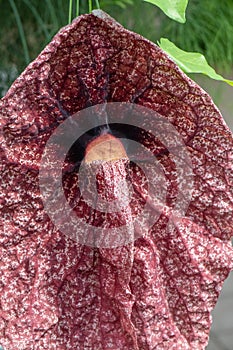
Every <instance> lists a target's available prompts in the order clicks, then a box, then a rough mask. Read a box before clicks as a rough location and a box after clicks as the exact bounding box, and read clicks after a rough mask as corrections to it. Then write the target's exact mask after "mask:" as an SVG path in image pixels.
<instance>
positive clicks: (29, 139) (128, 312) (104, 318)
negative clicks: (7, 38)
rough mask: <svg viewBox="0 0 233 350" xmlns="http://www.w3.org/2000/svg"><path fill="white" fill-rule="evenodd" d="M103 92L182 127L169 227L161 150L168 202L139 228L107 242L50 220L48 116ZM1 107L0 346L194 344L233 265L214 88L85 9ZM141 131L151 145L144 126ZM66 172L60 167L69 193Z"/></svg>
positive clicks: (199, 342)
mask: <svg viewBox="0 0 233 350" xmlns="http://www.w3.org/2000/svg"><path fill="white" fill-rule="evenodd" d="M97 14H98V16H97ZM104 102H131V103H135V104H138V105H141V106H144V107H148V108H150V109H151V110H153V111H155V112H158V113H160V114H161V115H162V116H164V117H165V118H166V119H167V120H168V121H169V122H170V123H171V124H172V125H173V126H174V127H175V128H176V130H177V131H178V132H179V134H180V135H181V136H182V138H183V140H184V143H185V145H186V147H187V150H188V151H189V153H190V156H191V159H192V163H193V173H194V185H193V187H194V189H193V196H192V200H191V202H190V205H189V208H188V210H187V213H186V216H185V217H179V216H177V217H175V216H173V222H174V224H175V225H173V226H172V227H170V229H169V230H168V229H167V227H168V225H169V222H170V220H171V213H170V211H169V210H170V209H169V208H172V205H173V204H172V203H173V195H174V193H173V192H174V191H175V179H174V178H173V177H174V176H173V175H174V169H173V165H172V162H171V160H170V159H169V156H168V155H166V154H165V153H164V154H165V156H164V157H162V156H160V157H158V158H159V160H160V161H161V164H163V165H164V171H165V173H166V176H167V179H168V181H169V184H170V185H169V186H170V187H169V186H168V195H169V196H170V197H169V199H168V200H167V208H166V210H164V211H163V212H162V215H161V216H160V217H159V219H158V220H157V221H156V223H155V224H154V225H153V228H152V229H151V230H150V232H149V235H146V236H145V237H140V238H139V239H137V240H136V241H135V242H131V243H129V244H127V245H126V246H120V247H116V248H93V247H89V246H85V245H81V244H79V243H77V242H75V241H73V240H72V239H71V238H69V237H68V236H66V235H64V234H63V233H61V232H60V231H59V230H57V228H56V227H55V226H54V224H53V223H52V221H51V220H50V219H49V217H48V215H47V214H46V211H45V210H44V207H43V202H42V198H41V193H40V189H39V179H38V174H39V167H40V161H41V157H42V153H43V150H44V147H45V144H46V142H47V140H48V139H49V137H50V136H51V134H52V133H53V132H54V130H55V129H56V128H57V126H58V125H60V124H61V123H62V122H63V121H64V120H66V119H67V118H68V116H70V115H73V114H74V113H76V112H78V111H80V110H82V109H84V108H87V107H89V106H92V105H96V104H101V103H104ZM0 115H1V116H2V118H1V119H2V131H3V132H2V134H1V157H2V170H1V179H2V184H1V201H0V203H1V217H2V225H3V229H2V231H1V235H0V249H1V261H0V275H1V279H0V334H1V338H0V339H1V340H0V342H1V344H2V345H3V347H5V349H11V350H16V349H25V350H31V349H40V350H41V349H59V350H62V349H72V350H73V349H83V350H86V349H92V350H103V349H106V350H107V349H114V350H115V349H125V350H126V349H127V350H128V349H134V350H139V349H140V350H149V349H158V350H159V349H169V350H170V349H179V350H182V349H204V348H205V346H206V345H207V343H208V333H209V328H210V323H211V317H210V312H211V310H212V309H213V307H214V305H215V303H216V301H217V298H218V295H219V293H220V290H221V287H222V284H223V282H224V280H225V278H226V277H227V275H228V273H229V271H230V269H231V268H232V267H233V252H232V248H231V245H230V241H229V240H230V237H231V236H232V235H233V225H232V213H233V186H232V185H233V183H232V162H231V161H232V149H233V139H232V134H231V132H230V130H229V129H228V128H227V126H226V125H225V123H224V121H223V119H222V117H221V115H220V113H219V111H218V110H217V108H216V107H215V106H214V104H213V102H212V100H211V98H210V97H209V96H208V95H207V94H206V93H205V92H204V91H203V90H202V89H201V88H199V87H198V86H197V85H196V84H195V83H194V82H193V81H191V80H190V79H189V78H188V77H187V76H186V75H185V74H184V73H182V72H181V71H180V69H179V68H178V67H177V66H176V65H175V64H174V63H173V62H172V61H171V60H170V59H169V58H168V57H167V56H166V54H165V53H164V52H162V51H161V49H160V48H158V47H157V46H156V45H154V44H153V43H151V42H149V41H147V40H146V39H144V38H142V37H140V36H139V35H137V34H134V33H132V32H129V31H127V30H125V29H124V28H123V27H121V26H120V25H119V24H117V23H116V22H115V21H114V20H112V19H111V18H110V17H108V16H107V15H105V14H103V13H102V12H99V13H97V12H95V13H94V14H90V15H84V16H80V17H79V18H78V19H77V20H75V21H74V22H73V23H72V24H71V25H69V26H67V27H65V28H63V29H61V31H60V32H59V33H58V34H57V35H56V36H55V37H54V39H53V40H52V41H51V43H50V44H49V45H48V46H47V47H46V48H45V50H44V51H43V52H42V53H41V54H40V55H39V56H38V58H37V59H36V60H35V61H34V62H32V63H31V64H30V65H29V66H28V67H27V68H26V70H25V71H24V72H23V73H22V74H21V76H20V77H19V78H18V79H17V80H16V81H15V83H14V84H13V85H12V87H11V88H10V90H9V91H8V93H7V95H6V96H5V97H4V98H3V99H2V100H1V101H0ZM141 140H142V143H143V142H144V143H145V144H147V146H148V147H149V148H151V149H152V150H154V149H155V144H154V140H153V139H150V136H149V135H148V134H147V135H146V136H142V138H141ZM156 147H157V148H158V149H160V151H161V152H162V151H163V150H162V146H161V145H158V144H157V146H156ZM161 154H162V153H161ZM52 161H56V160H51V162H52ZM68 163H69V162H68ZM126 163H127V161H126V162H125V163H124V161H123V160H121V159H120V160H116V161H115V163H114V164H113V163H111V162H110V163H108V162H106V163H104V164H103V167H102V172H100V173H99V175H98V176H99V178H98V179H99V181H100V182H101V181H105V182H106V183H107V186H109V188H110V189H111V188H113V189H114V188H115V187H116V186H117V180H118V178H119V176H120V177H121V176H122V178H123V179H125V178H126V173H125V172H124V171H125V170H122V169H127V167H128V166H129V165H126ZM127 164H128V163H127ZM66 165H67V164H66ZM68 165H69V164H68ZM68 165H67V169H68ZM128 170H129V175H128V176H129V178H130V179H131V181H132V183H133V186H134V189H135V193H137V195H135V197H133V198H132V203H133V204H134V205H132V203H131V207H130V206H129V207H127V208H126V209H125V212H123V214H124V215H123V214H122V215H121V216H118V217H117V218H116V217H114V216H113V217H112V218H111V220H112V223H114V224H116V222H117V221H119V220H120V219H122V220H124V219H125V220H126V221H127V222H130V221H131V220H132V218H133V217H134V216H135V215H136V214H137V212H136V211H137V210H136V209H135V208H141V207H143V205H144V200H145V198H146V193H147V186H146V184H145V183H144V180H143V179H144V177H143V174H142V173H140V169H137V168H135V167H133V166H132V167H131V168H130V169H128ZM106 174H108V176H109V178H108V179H107V180H106ZM109 174H112V175H109ZM72 176H73V175H72V174H71V173H69V172H67V174H66V175H65V176H64V188H65V192H66V196H67V199H68V200H69V201H71V202H72V200H73V197H72V196H75V190H74V189H73V187H74V186H73V184H74V181H75V177H72ZM101 191H102V190H101V188H100V192H99V196H100V197H101V196H106V195H108V196H110V194H111V191H109V192H108V194H106V193H105V194H104V192H101ZM114 193H115V192H114ZM135 203H138V204H137V205H136V204H135ZM81 205H82V203H81V204H80V203H79V205H77V206H76V207H75V210H76V212H77V215H78V214H79V215H81V214H82V213H81V212H78V211H79V210H80V208H81V207H82V206H81ZM152 207H153V203H152ZM82 208H84V210H85V206H84V207H82ZM135 210H136V211H135ZM80 213H81V214H80ZM96 213H97V214H98V212H96ZM96 218H97V219H98V220H97V224H98V225H99V223H100V217H98V216H97V217H96ZM114 219H115V221H116V222H115V221H114ZM101 220H102V221H103V222H104V220H106V217H101ZM102 221H101V222H102ZM93 224H94V223H93Z"/></svg>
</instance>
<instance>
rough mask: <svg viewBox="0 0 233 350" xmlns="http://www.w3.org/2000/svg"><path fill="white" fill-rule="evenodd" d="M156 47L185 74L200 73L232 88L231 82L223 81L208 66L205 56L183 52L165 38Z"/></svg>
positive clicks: (223, 79) (232, 83)
mask: <svg viewBox="0 0 233 350" xmlns="http://www.w3.org/2000/svg"><path fill="white" fill-rule="evenodd" d="M158 45H159V46H160V47H161V49H163V50H164V51H165V52H166V53H167V54H168V56H170V57H171V59H172V60H173V61H175V63H176V64H177V65H178V66H179V67H180V68H181V69H182V70H183V71H184V72H185V73H202V74H205V75H208V77H210V78H212V79H215V80H220V81H224V82H225V83H227V84H229V85H231V86H233V81H232V80H228V79H225V78H223V77H222V76H221V75H219V74H217V73H216V72H215V70H214V69H213V68H212V67H211V66H209V64H208V62H207V61H206V59H205V56H203V55H202V54H200V53H197V52H187V51H183V50H181V49H179V48H178V47H177V46H176V45H175V44H173V43H172V42H171V41H169V40H168V39H165V38H161V39H160V42H158Z"/></svg>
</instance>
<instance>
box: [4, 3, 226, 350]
mask: <svg viewBox="0 0 233 350" xmlns="http://www.w3.org/2000/svg"><path fill="white" fill-rule="evenodd" d="M73 2H74V3H75V2H76V1H73ZM94 3H95V1H93V4H94ZM99 3H100V7H101V8H102V9H103V10H104V11H106V12H107V13H109V14H110V15H111V16H112V17H114V18H115V19H116V20H117V21H118V22H120V23H121V24H122V25H123V26H125V27H126V28H128V29H130V30H133V31H134V32H137V33H139V34H141V35H143V36H144V37H146V38H148V39H150V40H151V41H153V42H155V43H156V42H157V41H158V40H159V39H160V38H161V37H166V38H168V39H169V40H171V41H173V42H174V43H175V44H176V45H177V46H179V47H180V48H181V49H183V50H186V51H197V52H200V53H203V54H204V55H205V57H206V59H207V61H208V63H209V64H211V65H212V66H213V67H214V68H215V69H216V70H217V72H218V73H220V74H222V75H223V76H224V77H226V78H228V79H233V0H221V1H219V0H211V1H210V0H190V1H189V4H188V8H187V14H186V18H187V21H186V24H179V23H177V22H174V21H172V20H171V19H169V18H168V17H166V16H165V15H164V14H163V12H162V11H160V10H159V9H158V8H157V7H155V6H153V5H152V4H149V3H147V2H143V1H142V0H99ZM87 12H88V1H87V0H83V1H80V13H87ZM73 13H75V9H74V11H73ZM68 16H69V1H68V0H43V1H40V0H0V24H1V25H0V97H3V96H4V95H5V93H6V92H7V90H8V88H9V87H10V85H11V84H12V82H13V81H14V80H15V79H16V78H17V77H18V76H19V74H20V73H21V72H22V71H23V70H24V68H25V67H26V66H27V65H28V64H29V63H30V62H31V61H32V60H33V59H35V58H36V57H37V56H38V54H39V53H40V52H41V50H42V49H43V48H44V47H45V46H46V44H47V43H48V42H49V41H50V40H51V38H52V37H53V36H54V35H55V34H56V32H57V31H58V30H59V29H60V28H61V27H62V26H64V25H66V24H67V23H68ZM191 78H192V79H193V80H195V81H196V82H197V83H198V84H199V85H200V86H202V87H203V88H204V89H205V90H206V91H207V92H208V93H209V94H210V95H211V96H212V98H213V100H214V102H215V104H216V105H217V106H218V107H219V109H220V111H221V113H222V115H223V117H224V119H225V120H226V122H227V124H228V125H229V126H230V127H231V129H232V130H233V112H232V111H233V87H230V86H228V85H227V84H225V83H223V82H217V81H213V80H211V79H209V78H207V77H204V76H201V75H198V74H195V75H192V76H191ZM213 317H214V318H213V319H214V321H213V325H212V330H211V336H210V343H209V345H208V347H207V350H232V349H233V274H231V275H230V277H229V278H228V279H227V281H226V282H225V284H224V288H223V291H222V293H221V297H220V299H219V301H218V304H217V306H216V308H215V310H214V312H213Z"/></svg>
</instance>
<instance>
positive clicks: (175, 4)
mask: <svg viewBox="0 0 233 350" xmlns="http://www.w3.org/2000/svg"><path fill="white" fill-rule="evenodd" d="M144 1H146V2H150V3H151V4H153V5H155V6H158V7H159V8H160V9H161V10H162V11H163V12H164V13H165V14H166V15H167V16H168V17H170V18H171V19H174V20H175V21H177V22H180V23H185V21H186V18H185V10H186V7H187V5H188V0H144Z"/></svg>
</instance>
